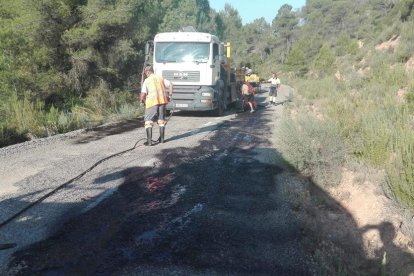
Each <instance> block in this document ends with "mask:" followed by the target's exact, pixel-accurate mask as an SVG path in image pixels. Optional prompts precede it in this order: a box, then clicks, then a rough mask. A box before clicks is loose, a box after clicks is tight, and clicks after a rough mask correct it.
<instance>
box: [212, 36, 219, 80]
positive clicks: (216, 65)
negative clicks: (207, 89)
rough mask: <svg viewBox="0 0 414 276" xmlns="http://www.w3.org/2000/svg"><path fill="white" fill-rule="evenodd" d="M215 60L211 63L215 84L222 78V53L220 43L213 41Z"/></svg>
mask: <svg viewBox="0 0 414 276" xmlns="http://www.w3.org/2000/svg"><path fill="white" fill-rule="evenodd" d="M212 57H213V62H212V65H211V68H212V74H213V84H215V83H216V82H217V80H219V79H220V54H219V45H218V44H217V43H213V55H212Z"/></svg>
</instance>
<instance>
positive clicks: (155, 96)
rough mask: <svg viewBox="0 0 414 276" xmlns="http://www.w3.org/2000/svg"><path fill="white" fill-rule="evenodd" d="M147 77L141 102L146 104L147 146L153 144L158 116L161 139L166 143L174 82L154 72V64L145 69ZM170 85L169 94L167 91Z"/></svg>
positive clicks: (142, 89) (143, 85)
mask: <svg viewBox="0 0 414 276" xmlns="http://www.w3.org/2000/svg"><path fill="white" fill-rule="evenodd" d="M144 74H145V76H146V79H145V81H144V83H143V84H142V88H141V103H143V104H145V115H144V121H145V130H146V132H147V143H146V145H147V146H151V145H152V126H153V124H154V123H155V119H156V118H157V117H158V126H159V127H160V140H159V142H161V143H164V135H165V123H166V121H165V113H166V106H167V104H168V95H169V96H171V95H172V91H173V86H172V83H171V82H170V81H168V80H166V79H164V78H163V77H161V76H158V75H155V74H154V69H153V68H152V66H146V67H145V69H144ZM166 87H168V95H167V92H166Z"/></svg>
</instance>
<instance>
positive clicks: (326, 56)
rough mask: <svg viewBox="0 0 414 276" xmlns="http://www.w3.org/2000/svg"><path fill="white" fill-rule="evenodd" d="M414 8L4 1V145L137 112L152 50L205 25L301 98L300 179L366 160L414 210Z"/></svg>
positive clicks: (316, 1) (289, 152)
mask: <svg viewBox="0 0 414 276" xmlns="http://www.w3.org/2000/svg"><path fill="white" fill-rule="evenodd" d="M413 10H414V0H386V1H383V0H308V1H307V2H306V6H305V7H303V8H302V9H301V10H293V9H292V7H291V6H290V5H287V4H286V5H283V6H282V7H281V8H280V9H279V10H278V11H275V17H274V19H273V21H272V22H271V23H268V22H266V21H265V20H264V18H258V19H256V20H255V21H254V22H253V23H249V24H246V25H243V24H242V20H241V17H240V15H239V13H238V11H237V10H236V9H235V8H234V7H232V6H231V5H228V4H226V6H225V8H224V10H222V11H215V10H213V9H211V8H210V6H209V1H208V0H164V1H162V0H152V1H144V0H119V1H115V0H107V1H97V0H90V1H87V0H64V1H62V0H40V1H38V0H1V5H0V51H1V52H0V69H1V70H0V99H1V104H0V146H5V145H9V144H13V143H17V142H21V141H25V140H28V139H31V138H33V137H44V136H48V135H53V134H56V133H62V132H66V131H69V130H73V129H76V128H80V127H88V126H91V125H96V124H100V123H103V122H106V121H110V120H117V119H123V118H132V117H134V116H137V115H139V114H140V112H142V111H141V109H140V107H139V105H138V101H137V98H136V93H137V91H138V89H139V82H140V72H141V70H142V63H143V49H144V45H145V42H146V41H147V40H150V39H152V38H153V36H154V34H156V33H157V32H160V31H177V30H178V29H179V28H181V27H184V26H195V27H196V29H198V30H199V31H205V32H211V33H214V34H216V35H218V36H219V37H220V38H221V39H223V40H225V41H230V42H232V45H233V57H234V61H235V65H236V66H238V67H240V66H244V65H248V66H250V67H253V68H254V69H255V70H256V71H258V73H259V74H260V75H261V76H263V77H265V78H267V77H268V76H269V77H270V72H271V71H277V72H279V73H280V74H281V78H282V81H284V82H285V83H286V82H288V83H289V84H290V85H291V86H293V87H295V88H296V89H297V91H298V93H297V95H296V96H297V97H296V98H295V101H294V102H293V104H292V105H291V108H292V110H295V114H296V113H297V114H296V115H295V116H290V117H287V118H286V120H285V124H284V131H283V133H284V136H283V137H282V143H283V142H284V144H285V147H286V156H287V158H288V159H289V161H290V162H291V163H292V164H295V166H296V167H297V168H298V169H299V170H301V171H302V172H304V173H306V174H309V175H310V176H313V177H314V178H317V179H318V181H319V182H320V184H321V185H333V184H335V183H336V182H337V181H338V179H339V176H338V175H337V174H338V170H337V169H338V168H340V167H342V166H343V165H344V164H345V163H346V162H349V160H361V161H362V162H366V163H368V164H370V165H371V166H374V167H376V168H378V169H380V170H383V171H385V180H384V187H386V189H387V191H388V192H389V195H390V196H393V197H394V198H396V199H397V200H398V202H400V203H401V204H402V205H403V206H409V207H413V206H414V185H413V183H414V175H413V174H414V124H413V111H414V77H413V68H412V66H413V65H412V64H413V63H414V62H413V54H414V43H413V41H414V11H413ZM385 42H388V44H382V43H385ZM310 115H314V116H310Z"/></svg>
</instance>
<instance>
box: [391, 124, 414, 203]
mask: <svg viewBox="0 0 414 276" xmlns="http://www.w3.org/2000/svg"><path fill="white" fill-rule="evenodd" d="M407 134H408V133H407ZM409 134H410V135H411V136H409V137H404V138H402V139H404V140H406V141H404V142H402V143H401V144H400V145H399V149H398V150H397V151H396V152H395V154H394V155H393V156H392V159H391V160H390V161H389V163H388V164H387V166H386V173H387V179H386V180H387V186H388V189H389V190H390V191H391V192H392V195H393V196H394V198H395V199H396V200H397V202H399V203H400V204H402V205H403V206H407V207H409V208H414V139H413V137H414V132H413V131H410V133H409Z"/></svg>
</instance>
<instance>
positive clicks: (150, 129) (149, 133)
mask: <svg viewBox="0 0 414 276" xmlns="http://www.w3.org/2000/svg"><path fill="white" fill-rule="evenodd" d="M145 130H146V131H147V146H152V127H147V128H146V129H145Z"/></svg>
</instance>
